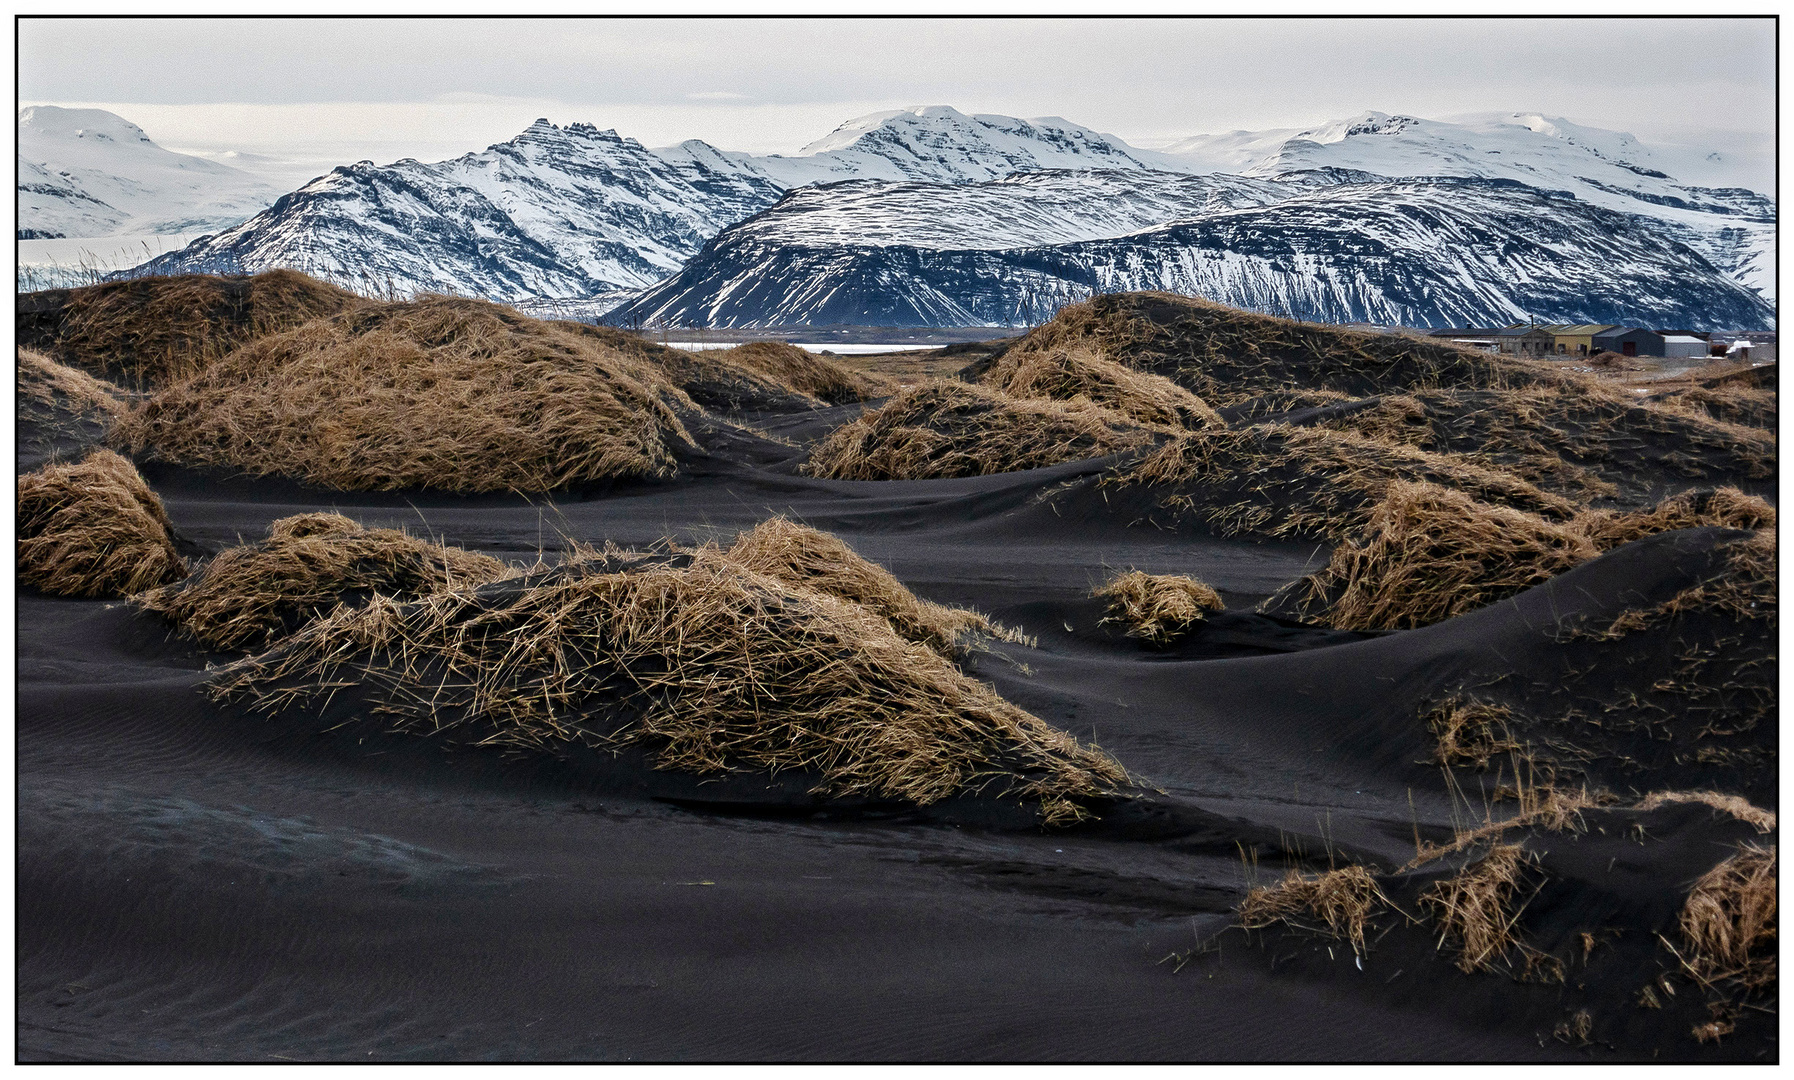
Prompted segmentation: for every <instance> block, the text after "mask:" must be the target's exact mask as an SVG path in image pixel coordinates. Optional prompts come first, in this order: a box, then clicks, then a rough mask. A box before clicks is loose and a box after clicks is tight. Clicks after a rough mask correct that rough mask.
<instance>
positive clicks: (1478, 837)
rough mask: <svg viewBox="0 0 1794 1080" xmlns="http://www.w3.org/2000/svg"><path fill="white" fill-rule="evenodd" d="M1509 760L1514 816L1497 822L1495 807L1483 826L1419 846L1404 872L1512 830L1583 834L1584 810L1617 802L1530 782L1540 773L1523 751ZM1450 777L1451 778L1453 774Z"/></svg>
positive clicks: (1465, 828)
mask: <svg viewBox="0 0 1794 1080" xmlns="http://www.w3.org/2000/svg"><path fill="white" fill-rule="evenodd" d="M1509 761H1510V762H1512V764H1513V775H1514V786H1513V788H1511V789H1508V790H1507V791H1506V792H1505V794H1506V795H1509V796H1511V797H1512V798H1513V800H1514V802H1515V804H1516V806H1515V810H1514V813H1513V814H1512V815H1510V816H1508V817H1505V818H1502V819H1500V820H1496V818H1495V817H1494V810H1493V808H1489V809H1486V810H1485V811H1484V818H1483V821H1482V822H1481V823H1480V824H1468V823H1467V824H1465V825H1463V826H1461V827H1459V828H1457V829H1456V830H1455V832H1454V833H1453V836H1452V839H1451V840H1450V842H1448V843H1445V844H1432V843H1425V844H1419V845H1418V846H1417V847H1416V849H1415V852H1414V858H1413V859H1411V860H1409V862H1408V864H1407V865H1406V866H1404V867H1403V868H1402V869H1404V870H1412V869H1414V868H1415V867H1417V866H1424V865H1426V864H1427V863H1430V862H1433V861H1435V860H1437V859H1441V858H1444V857H1445V856H1447V855H1455V854H1457V853H1458V852H1460V851H1468V850H1470V849H1471V848H1474V847H1478V846H1480V845H1482V844H1487V843H1499V842H1500V841H1501V840H1502V839H1503V838H1504V837H1505V836H1506V835H1507V833H1508V831H1509V830H1510V829H1543V830H1545V831H1546V832H1564V831H1566V830H1567V831H1570V832H1581V831H1583V829H1584V828H1585V825H1584V822H1583V818H1582V812H1583V811H1584V810H1592V809H1597V808H1600V807H1605V806H1609V805H1611V804H1613V803H1614V802H1615V801H1616V800H1615V799H1614V798H1613V796H1612V795H1610V794H1608V793H1606V792H1599V793H1591V792H1590V791H1589V790H1588V789H1587V788H1586V787H1583V788H1567V787H1558V786H1556V785H1555V784H1553V783H1550V782H1549V781H1545V782H1539V781H1537V780H1536V778H1535V779H1532V780H1529V779H1528V777H1529V776H1535V777H1536V774H1535V773H1534V772H1533V762H1532V759H1531V758H1530V757H1529V756H1527V755H1526V754H1525V753H1524V752H1523V751H1514V752H1510V753H1509ZM1447 775H1448V777H1449V773H1448V774H1447ZM1497 790H1498V791H1500V790H1501V789H1500V788H1498V789H1497ZM1466 804H1468V800H1466Z"/></svg>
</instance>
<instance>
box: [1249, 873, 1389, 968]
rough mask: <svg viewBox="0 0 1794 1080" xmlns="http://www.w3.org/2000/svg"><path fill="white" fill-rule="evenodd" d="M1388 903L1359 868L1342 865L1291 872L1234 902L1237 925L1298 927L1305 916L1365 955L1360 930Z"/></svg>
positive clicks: (1374, 882)
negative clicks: (1314, 871) (1308, 873)
mask: <svg viewBox="0 0 1794 1080" xmlns="http://www.w3.org/2000/svg"><path fill="white" fill-rule="evenodd" d="M1388 904H1389V898H1388V897H1387V896H1385V895H1383V890H1382V889H1381V888H1379V887H1378V886H1377V879H1376V878H1375V877H1373V876H1372V875H1371V873H1370V871H1368V870H1366V869H1364V868H1363V867H1362V866H1347V867H1344V868H1342V869H1338V870H1329V871H1327V872H1326V873H1324V874H1320V875H1318V876H1316V877H1308V876H1306V875H1304V874H1301V873H1300V872H1298V871H1295V870H1291V871H1290V872H1289V873H1288V874H1287V875H1286V876H1285V877H1284V879H1283V880H1282V881H1280V882H1278V883H1277V884H1276V885H1271V886H1261V887H1259V888H1255V889H1253V890H1252V891H1250V892H1248V893H1247V894H1246V899H1245V900H1244V901H1242V902H1241V904H1240V906H1239V917H1240V922H1239V925H1240V926H1242V927H1244V928H1245V929H1247V930H1261V929H1263V928H1265V927H1267V926H1270V925H1271V924H1272V923H1276V922H1283V923H1287V924H1289V925H1291V926H1296V927H1299V928H1302V929H1313V930H1319V929H1320V927H1318V926H1308V925H1304V923H1303V922H1302V921H1301V920H1302V919H1304V918H1305V917H1312V918H1315V919H1318V920H1320V922H1322V923H1325V924H1326V926H1325V931H1324V932H1325V933H1327V934H1330V935H1332V936H1333V937H1336V938H1343V939H1345V940H1346V941H1348V942H1350V943H1351V946H1352V952H1353V953H1355V954H1357V955H1363V953H1364V929H1365V925H1366V924H1367V923H1368V922H1369V921H1370V918H1371V916H1372V915H1374V914H1376V912H1377V911H1378V910H1379V909H1380V908H1382V907H1385V906H1387V905H1388Z"/></svg>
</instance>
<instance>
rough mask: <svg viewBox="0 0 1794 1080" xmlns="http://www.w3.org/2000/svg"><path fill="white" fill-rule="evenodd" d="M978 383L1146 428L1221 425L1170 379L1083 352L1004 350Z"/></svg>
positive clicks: (1210, 411) (1204, 405) (1212, 412)
mask: <svg viewBox="0 0 1794 1080" xmlns="http://www.w3.org/2000/svg"><path fill="white" fill-rule="evenodd" d="M979 382H980V383H981V384H982V385H984V386H989V387H993V388H995V389H997V390H1001V391H1003V392H1004V393H1006V394H1009V395H1011V396H1013V397H1018V398H1034V399H1043V400H1048V401H1088V402H1090V403H1091V404H1093V405H1098V406H1101V407H1102V408H1105V409H1110V410H1112V411H1114V412H1118V413H1120V414H1122V415H1123V416H1126V417H1128V418H1129V419H1131V420H1133V421H1135V422H1137V423H1140V424H1145V425H1149V426H1159V427H1174V428H1189V429H1191V430H1197V429H1201V428H1211V427H1225V426H1227V425H1226V423H1225V422H1224V421H1223V420H1222V419H1221V417H1220V415H1219V414H1218V413H1216V412H1215V410H1213V409H1211V408H1209V405H1208V403H1207V402H1206V401H1203V400H1202V399H1201V398H1199V397H1197V396H1196V395H1195V394H1192V393H1190V392H1189V391H1188V390H1185V389H1184V388H1183V387H1181V386H1179V385H1177V384H1176V383H1174V382H1172V381H1171V380H1170V379H1167V378H1165V377H1164V376H1162V375H1153V374H1150V373H1147V372H1141V371H1134V370H1132V369H1131V368H1127V367H1123V366H1122V365H1120V364H1117V363H1115V362H1114V361H1113V360H1104V359H1103V358H1102V357H1100V356H1097V355H1096V354H1095V353H1094V352H1092V351H1091V350H1090V349H1088V348H1065V349H1054V350H1050V351H1038V350H1018V349H1010V350H1009V351H1008V352H1006V353H1004V354H1003V355H1002V356H1001V357H999V358H998V359H997V361H996V362H995V363H994V364H993V365H992V366H991V367H990V369H989V370H988V371H987V372H985V373H984V375H983V376H981V377H980V379H979Z"/></svg>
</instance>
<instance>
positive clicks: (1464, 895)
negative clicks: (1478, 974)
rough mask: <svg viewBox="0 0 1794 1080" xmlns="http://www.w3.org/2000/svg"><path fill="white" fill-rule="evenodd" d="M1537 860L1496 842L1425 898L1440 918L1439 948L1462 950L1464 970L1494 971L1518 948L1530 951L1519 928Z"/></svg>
mask: <svg viewBox="0 0 1794 1080" xmlns="http://www.w3.org/2000/svg"><path fill="white" fill-rule="evenodd" d="M1533 862H1534V859H1533V858H1532V857H1531V856H1529V855H1528V854H1527V852H1526V849H1525V848H1522V847H1521V846H1520V845H1518V844H1496V845H1494V846H1493V847H1491V848H1490V849H1489V851H1488V853H1487V854H1485V855H1484V856H1483V857H1482V858H1480V859H1478V860H1476V861H1475V862H1473V863H1470V864H1469V865H1467V866H1465V867H1464V868H1463V869H1462V870H1460V871H1458V873H1457V874H1455V875H1453V876H1452V877H1449V878H1446V879H1444V880H1442V881H1438V882H1435V883H1434V884H1433V885H1432V887H1431V888H1429V889H1428V890H1427V891H1426V892H1424V893H1422V894H1421V896H1420V903H1421V906H1422V907H1425V908H1427V909H1429V910H1431V911H1432V912H1433V914H1434V916H1435V917H1436V918H1437V919H1438V920H1439V927H1440V935H1439V947H1440V948H1441V949H1443V948H1444V947H1445V945H1446V943H1447V942H1452V943H1455V944H1456V946H1457V949H1458V960H1457V965H1458V970H1459V971H1464V972H1472V971H1493V970H1495V965H1496V963H1497V962H1498V961H1503V960H1505V959H1506V958H1507V956H1508V954H1509V953H1510V952H1512V951H1514V950H1515V949H1516V948H1518V949H1520V950H1521V951H1522V952H1525V951H1526V946H1525V945H1523V944H1522V943H1521V941H1520V939H1519V936H1518V935H1517V934H1516V933H1515V929H1514V928H1515V925H1516V924H1517V923H1518V922H1519V920H1520V913H1521V912H1522V911H1523V910H1525V907H1526V901H1525V900H1521V899H1520V892H1521V889H1522V888H1523V887H1524V874H1525V871H1526V870H1527V869H1528V868H1529V867H1530V866H1531V865H1532V864H1533Z"/></svg>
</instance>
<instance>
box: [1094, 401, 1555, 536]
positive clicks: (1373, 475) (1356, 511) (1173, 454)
mask: <svg viewBox="0 0 1794 1080" xmlns="http://www.w3.org/2000/svg"><path fill="white" fill-rule="evenodd" d="M1423 481H1424V482H1430V483H1432V484H1436V485H1440V486H1443V487H1448V488H1452V489H1455V490H1457V491H1460V492H1462V493H1464V494H1465V495H1468V496H1470V497H1472V498H1475V499H1479V500H1481V501H1484V502H1489V503H1494V504H1496V505H1499V506H1507V507H1512V508H1514V509H1518V510H1524V511H1527V512H1529V513H1536V514H1543V515H1546V516H1548V517H1551V518H1557V519H1567V518H1569V517H1571V516H1572V515H1573V514H1574V513H1575V512H1576V504H1574V503H1572V502H1571V501H1569V500H1568V499H1565V498H1563V497H1562V496H1558V495H1553V494H1550V493H1549V492H1545V491H1541V490H1540V489H1539V488H1537V487H1535V486H1533V485H1532V484H1530V483H1528V482H1526V481H1525V480H1522V479H1520V478H1519V477H1517V476H1514V475H1512V474H1511V473H1507V472H1503V471H1501V470H1498V469H1491V468H1488V467H1486V466H1483V465H1478V464H1474V463H1471V462H1469V461H1467V460H1465V459H1464V458H1463V457H1461V456H1458V455H1451V454H1432V453H1428V452H1426V451H1424V450H1419V449H1416V448H1414V447H1412V446H1401V445H1397V444H1395V443H1390V442H1387V441H1382V440H1376V439H1369V438H1365V437H1364V436H1361V435H1357V434H1354V433H1349V432H1339V431H1327V430H1322V429H1315V428H1292V427H1288V426H1286V425H1275V424H1259V425H1255V426H1253V427H1249V428H1244V429H1239V430H1217V431H1200V432H1191V433H1189V434H1186V435H1182V436H1179V437H1178V438H1175V439H1172V440H1170V441H1169V442H1167V443H1165V444H1164V445H1163V446H1161V447H1159V448H1158V449H1157V450H1156V451H1154V452H1153V453H1151V454H1148V455H1146V456H1144V457H1142V458H1141V459H1140V460H1138V461H1136V462H1133V463H1131V464H1128V465H1125V466H1122V467H1120V468H1118V469H1116V470H1114V471H1113V472H1111V473H1110V474H1109V475H1108V476H1106V477H1105V478H1104V480H1103V483H1104V484H1105V485H1119V486H1132V485H1151V486H1157V487H1161V488H1167V489H1170V490H1169V491H1168V492H1167V493H1166V494H1165V495H1164V496H1163V497H1162V498H1161V499H1160V505H1161V506H1163V507H1165V508H1167V509H1171V510H1174V511H1176V512H1178V513H1179V514H1180V515H1184V516H1187V517H1190V518H1193V519H1195V520H1196V521H1198V522H1200V523H1202V524H1204V525H1206V526H1207V527H1208V528H1210V529H1212V530H1214V531H1215V532H1217V533H1219V534H1220V535H1222V536H1238V535H1244V534H1248V533H1257V534H1261V535H1266V536H1272V537H1276V538H1280V539H1281V538H1297V537H1314V538H1324V539H1329V540H1343V539H1345V538H1346V537H1348V536H1352V535H1354V534H1356V533H1357V532H1358V531H1359V530H1361V529H1363V528H1364V527H1365V526H1367V525H1368V524H1369V522H1370V520H1371V518H1372V517H1373V516H1374V515H1375V514H1376V512H1377V507H1378V504H1379V502H1380V501H1381V500H1382V499H1383V498H1384V497H1385V495H1386V494H1387V493H1388V492H1389V490H1390V487H1391V485H1393V484H1396V483H1398V482H1408V483H1419V482H1423Z"/></svg>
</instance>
